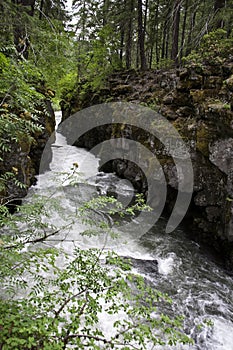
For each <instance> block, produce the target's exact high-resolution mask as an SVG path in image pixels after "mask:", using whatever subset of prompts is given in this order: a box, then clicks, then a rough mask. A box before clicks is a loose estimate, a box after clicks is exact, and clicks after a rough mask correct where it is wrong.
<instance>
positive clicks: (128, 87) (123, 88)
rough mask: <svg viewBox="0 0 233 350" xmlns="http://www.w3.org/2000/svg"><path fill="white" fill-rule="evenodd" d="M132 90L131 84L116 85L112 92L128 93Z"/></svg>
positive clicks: (116, 93)
mask: <svg viewBox="0 0 233 350" xmlns="http://www.w3.org/2000/svg"><path fill="white" fill-rule="evenodd" d="M133 91H134V88H133V86H131V85H118V86H116V87H115V88H113V89H112V92H113V93H114V94H115V95H122V94H129V93H131V92H133Z"/></svg>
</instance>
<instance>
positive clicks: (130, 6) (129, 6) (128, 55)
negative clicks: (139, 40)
mask: <svg viewBox="0 0 233 350" xmlns="http://www.w3.org/2000/svg"><path fill="white" fill-rule="evenodd" d="M125 8H126V10H127V11H126V13H127V15H128V14H129V15H128V20H127V21H126V27H127V28H126V48H125V63H126V68H127V69H129V68H131V64H132V39H133V11H134V0H130V1H128V0H126V1H125Z"/></svg>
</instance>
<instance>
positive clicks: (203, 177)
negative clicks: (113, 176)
mask: <svg viewBox="0 0 233 350" xmlns="http://www.w3.org/2000/svg"><path fill="white" fill-rule="evenodd" d="M232 74H233V62H231V61H229V62H225V63H224V66H221V65H220V64H215V65H214V66H211V65H208V64H206V65H205V66H203V67H200V66H195V65H192V66H191V67H186V68H182V69H178V70H174V69H172V70H170V71H162V70H159V71H148V72H143V73H140V72H138V71H134V70H130V71H127V72H117V73H114V74H113V75H112V76H111V77H109V79H108V80H107V82H106V86H107V89H108V90H107V91H108V92H105V93H104V94H102V95H99V100H98V103H102V102H108V101H122V100H123V101H131V102H134V103H142V104H143V105H146V106H148V107H150V108H152V109H154V110H155V111H159V112H160V113H161V114H162V115H163V116H164V117H166V118H167V119H169V120H170V122H171V123H172V124H173V125H174V126H175V128H176V129H177V131H178V132H179V134H180V135H181V136H182V138H183V139H184V140H185V142H186V143H187V145H188V147H189V150H190V157H191V160H192V165H193V171H194V191H193V199H192V203H191V205H190V209H189V212H188V214H187V217H188V218H189V221H190V223H191V225H192V230H193V232H196V233H195V235H196V237H199V239H201V240H202V241H204V242H205V243H207V244H209V245H212V246H213V247H214V248H215V249H217V250H218V251H219V252H220V253H221V254H222V256H224V257H225V258H226V261H227V266H228V268H230V269H233V258H232V257H233V112H232V110H233V107H232V106H233V102H232V101H233V97H232V92H233V88H232V86H233V83H232V81H233V80H232V79H233V78H232V77H233V75H232ZM120 86H121V87H122V88H121V89H119V87H120ZM126 86H130V88H128V87H127V88H126ZM123 87H124V89H125V91H124V94H123V90H124V89H123ZM91 96H92V95H91V93H90V92H89V95H88V94H87V96H86V98H84V99H83V96H82V99H81V98H80V95H79V92H78V91H76V92H74V93H73V95H72V98H71V99H70V98H68V99H67V100H64V102H63V105H62V108H63V118H64V119H65V118H67V117H68V116H69V115H71V114H73V113H74V112H76V111H78V110H80V109H82V108H85V107H88V106H90V105H92V104H93V103H92V102H93V101H92V97H91ZM119 136H120V137H124V136H125V137H129V138H131V139H134V140H137V141H140V142H141V143H144V144H145V145H147V144H148V141H146V140H148V135H144V136H143V135H142V131H141V130H140V131H138V132H137V131H136V132H135V131H134V130H132V129H131V130H127V136H126V134H125V133H124V128H121V129H119V130H116V129H115V130H114V132H113V129H111V128H109V129H108V130H106V129H105V130H101V131H100V130H99V131H98V133H95V134H94V133H92V141H91V144H92V146H93V145H94V144H98V143H99V142H101V141H102V140H103V138H102V137H104V138H105V139H106V138H111V137H112V138H114V137H119ZM149 139H150V142H149V143H150V145H151V146H150V150H151V151H152V152H154V153H155V154H156V155H157V156H158V159H159V161H160V164H161V165H162V167H163V171H164V173H165V177H166V181H167V185H168V194H167V198H168V199H167V208H168V210H170V208H172V206H173V203H174V201H175V197H176V196H175V195H174V193H175V192H176V191H177V171H176V168H175V165H174V163H173V162H172V161H171V158H169V157H166V156H164V155H163V154H162V153H163V147H162V146H161V145H159V144H158V142H157V141H156V140H154V139H153V138H150V137H149ZM80 145H82V146H84V147H89V146H90V135H86V136H84V137H83V138H82V142H81V143H79V146H80ZM107 168H108V169H107V170H108V171H110V170H112V171H116V173H118V174H119V176H121V177H125V178H127V179H129V180H132V182H133V184H134V185H135V187H136V188H138V189H139V190H142V191H144V192H146V179H145V177H144V175H143V174H142V173H141V172H140V170H139V169H138V168H136V167H135V166H133V165H132V164H131V163H129V162H127V161H126V160H124V161H122V160H121V161H119V160H115V161H113V162H112V164H111V165H109V164H108V167H107Z"/></svg>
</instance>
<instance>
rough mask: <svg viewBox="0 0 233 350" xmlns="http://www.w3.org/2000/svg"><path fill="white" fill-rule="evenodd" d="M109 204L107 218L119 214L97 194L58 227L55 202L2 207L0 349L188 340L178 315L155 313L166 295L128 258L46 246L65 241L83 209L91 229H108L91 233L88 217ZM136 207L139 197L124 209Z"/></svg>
mask: <svg viewBox="0 0 233 350" xmlns="http://www.w3.org/2000/svg"><path fill="white" fill-rule="evenodd" d="M109 205H110V211H111V212H112V213H113V214H116V212H117V210H120V212H121V213H122V214H121V215H123V208H121V205H119V204H118V203H117V201H116V200H115V199H113V198H112V197H97V198H95V199H94V200H91V201H90V202H89V203H85V204H84V205H83V206H82V207H81V208H80V210H78V211H77V213H76V216H75V217H73V218H72V217H70V218H69V220H68V223H66V224H65V225H63V226H61V227H56V226H55V225H54V224H51V218H52V217H53V215H54V213H55V212H56V211H58V212H59V215H61V216H62V215H63V211H62V208H61V207H60V205H59V204H58V199H57V198H56V199H55V200H53V199H52V198H51V197H50V198H46V197H44V198H43V197H37V198H36V200H35V199H34V204H32V203H31V202H28V203H25V205H24V206H22V207H19V208H18V210H17V214H16V215H12V214H10V213H9V211H8V210H7V208H6V207H5V206H1V207H0V209H1V210H0V218H1V222H0V223H1V240H0V254H1V259H2V264H1V267H0V281H1V284H2V287H3V289H2V291H1V298H0V312H1V320H0V328H1V333H0V346H1V349H3V350H7V349H12V350H14V349H15V350H16V349H17V350H21V349H22V350H29V349H30V350H32V349H47V350H49V349H51V350H52V349H57V350H62V349H68V348H74V349H85V348H89V349H125V350H127V349H131V348H132V349H146V348H147V346H148V344H150V345H151V346H152V344H160V345H165V344H170V345H173V344H176V343H179V342H181V343H185V344H187V343H192V339H190V338H189V337H188V336H187V335H185V333H184V332H183V330H182V324H183V317H180V316H175V317H174V318H173V317H169V316H168V315H165V314H163V313H159V312H158V306H159V305H163V303H168V304H169V303H171V300H170V298H169V297H168V296H167V295H164V294H162V293H161V292H159V291H158V290H156V289H155V288H154V287H153V286H150V285H148V283H147V282H146V281H145V280H144V278H143V277H142V276H140V275H137V274H135V273H133V272H132V269H131V268H132V266H131V262H130V260H125V259H122V258H120V257H119V256H118V255H117V254H115V253H114V252H110V251H106V249H105V247H103V248H102V249H86V250H83V249H80V248H79V247H78V245H77V244H76V243H75V242H73V244H74V248H73V251H72V253H70V254H69V255H68V254H66V253H64V252H63V251H62V250H61V249H58V248H51V247H50V245H51V243H52V242H53V240H55V241H56V240H59V238H57V237H59V233H62V234H63V235H64V237H66V232H67V231H69V230H70V228H71V226H72V224H73V221H74V220H77V217H79V218H80V217H83V216H85V215H83V214H84V213H85V212H88V213H89V214H88V216H89V218H90V222H89V224H90V228H91V229H92V230H93V232H94V231H95V230H96V229H97V231H99V229H100V227H101V228H102V230H108V229H109V228H110V227H109V225H107V223H110V222H112V221H106V227H105V228H104V227H103V226H102V223H99V224H98V223H97V224H96V228H95V225H94V222H91V217H90V212H91V211H92V212H95V210H96V209H98V210H102V211H104V212H105V213H106V214H107V213H108V208H109ZM113 208H115V209H113ZM141 208H144V209H147V208H146V207H145V206H144V203H143V200H142V198H141V197H139V198H138V200H137V201H136V202H135V204H134V206H133V207H132V208H131V209H129V208H128V210H126V212H128V213H130V214H131V213H133V214H135V210H136V211H137V210H138V209H141ZM66 215H67V214H66ZM108 215H109V214H108ZM85 218H86V217H85ZM106 232H107V231H106ZM60 240H61V241H62V238H60ZM61 259H62V261H63V263H62V267H60V266H61V264H60V265H59V264H58V262H59V260H61ZM23 290H24V292H23ZM19 293H20V295H21V297H19ZM22 294H24V296H22ZM12 296H13V298H12ZM161 303H162V304H161ZM103 317H105V318H106V317H108V319H109V322H110V323H109V327H110V324H111V331H109V333H108V334H106V333H105V331H104V330H103V329H102V328H101V324H100V320H101V318H103ZM109 327H108V328H109Z"/></svg>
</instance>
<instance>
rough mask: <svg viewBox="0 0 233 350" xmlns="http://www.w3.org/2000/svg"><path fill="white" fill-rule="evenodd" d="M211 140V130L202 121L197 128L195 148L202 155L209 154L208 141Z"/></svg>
mask: <svg viewBox="0 0 233 350" xmlns="http://www.w3.org/2000/svg"><path fill="white" fill-rule="evenodd" d="M211 141H212V135H211V131H209V129H208V126H207V125H206V124H204V123H202V124H201V125H199V127H198V128H197V142H196V147H197V149H198V150H199V151H200V152H201V153H202V154H203V155H204V156H207V157H208V156H209V143H210V142H211Z"/></svg>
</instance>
